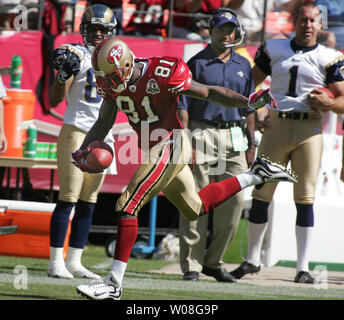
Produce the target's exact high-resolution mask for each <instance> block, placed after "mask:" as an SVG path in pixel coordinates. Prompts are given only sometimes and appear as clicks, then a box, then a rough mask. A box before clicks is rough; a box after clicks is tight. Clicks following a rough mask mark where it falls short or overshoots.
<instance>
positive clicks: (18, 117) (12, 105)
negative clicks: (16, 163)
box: [0, 88, 36, 157]
mask: <svg viewBox="0 0 344 320" xmlns="http://www.w3.org/2000/svg"><path fill="white" fill-rule="evenodd" d="M6 93H7V97H5V98H3V103H4V124H5V135H6V139H7V144H8V145H7V150H6V152H4V153H2V154H0V156H3V157H22V156H23V143H24V142H25V141H26V131H25V130H23V129H19V126H20V125H21V124H22V123H23V122H24V121H28V120H32V119H33V116H34V108H35V99H36V98H35V96H34V94H33V92H32V91H31V90H23V89H13V88H11V89H6Z"/></svg>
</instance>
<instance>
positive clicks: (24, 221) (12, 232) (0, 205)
mask: <svg viewBox="0 0 344 320" xmlns="http://www.w3.org/2000/svg"><path fill="white" fill-rule="evenodd" d="M55 205H56V204H55V203H44V202H33V201H14V200H0V255H6V256H17V257H32V258H46V259H48V258H49V256H50V250H49V248H50V219H51V215H52V212H53V210H54V208H55ZM70 230H71V221H69V226H68V230H67V236H66V240H65V244H64V255H65V257H66V255H67V249H68V241H69V235H70Z"/></svg>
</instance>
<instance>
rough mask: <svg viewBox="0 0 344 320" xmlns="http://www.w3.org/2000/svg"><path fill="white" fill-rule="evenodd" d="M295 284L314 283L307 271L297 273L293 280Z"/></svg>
mask: <svg viewBox="0 0 344 320" xmlns="http://www.w3.org/2000/svg"><path fill="white" fill-rule="evenodd" d="M294 282H296V283H314V279H313V278H312V276H311V275H310V274H309V272H307V271H299V272H298V273H297V275H296V277H295V279H294Z"/></svg>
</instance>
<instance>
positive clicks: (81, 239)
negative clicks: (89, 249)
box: [69, 200, 96, 249]
mask: <svg viewBox="0 0 344 320" xmlns="http://www.w3.org/2000/svg"><path fill="white" fill-rule="evenodd" d="M95 206H96V204H95V203H91V202H86V201H82V200H78V202H77V203H76V205H75V214H74V217H73V220H72V230H71V234H70V238H69V245H70V246H71V247H73V248H80V249H83V248H84V246H85V244H86V241H87V239H88V234H89V232H90V227H91V224H92V215H93V211H94V208H95Z"/></svg>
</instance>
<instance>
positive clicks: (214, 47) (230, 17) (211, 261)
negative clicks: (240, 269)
mask: <svg viewBox="0 0 344 320" xmlns="http://www.w3.org/2000/svg"><path fill="white" fill-rule="evenodd" d="M210 34H211V43H210V44H208V46H207V47H206V48H205V49H204V50H202V51H201V52H200V53H198V54H196V55H195V56H194V57H192V58H191V59H190V61H189V62H188V66H189V68H190V70H191V72H192V74H193V78H194V80H196V81H198V82H201V83H204V84H207V85H215V84H216V85H221V86H224V87H226V88H229V89H231V90H234V91H236V92H238V93H240V94H242V95H244V96H246V97H248V96H249V95H250V94H251V93H252V92H254V83H253V78H252V69H251V66H250V63H249V61H247V60H246V59H245V58H244V57H242V56H240V55H238V54H237V53H235V51H234V49H233V48H234V47H235V46H236V45H238V44H240V43H241V42H242V38H243V35H242V29H241V26H240V22H239V21H238V19H237V18H236V15H235V14H234V12H233V11H230V9H226V8H224V9H218V10H216V11H215V13H214V14H213V15H212V18H211V20H210ZM182 97H183V99H181V101H180V103H179V109H180V110H179V118H180V120H181V122H182V124H183V128H189V129H190V130H191V132H195V131H196V130H198V131H199V134H197V135H196V134H195V135H193V137H192V138H193V140H194V141H193V142H194V143H193V147H194V148H195V146H202V147H204V151H206V152H201V151H200V150H197V149H196V150H194V154H196V159H193V160H194V161H196V163H195V164H194V166H193V175H194V177H195V183H196V186H197V189H198V190H200V189H202V188H203V187H205V186H206V185H208V184H209V183H210V182H212V180H214V181H216V182H218V181H221V180H224V179H227V178H228V177H232V176H235V175H237V174H239V173H242V172H244V171H245V170H247V167H248V165H249V166H251V164H252V163H253V161H254V158H255V152H256V144H255V136H254V131H255V118H254V117H255V114H254V113H252V112H243V111H242V110H241V109H238V108H232V109H228V108H225V107H222V106H220V105H218V104H215V103H211V102H204V101H201V100H199V99H195V98H190V97H186V96H182ZM245 118H246V121H245ZM245 122H246V125H245ZM245 135H246V138H247V140H248V148H247V146H246V143H245V142H244V136H245ZM223 142H224V143H223ZM220 145H222V147H220ZM199 156H200V157H199ZM243 207H244V193H243V192H240V193H237V194H236V195H235V196H233V197H232V198H230V199H228V200H227V201H226V202H224V203H223V204H222V205H221V206H219V207H217V208H216V209H215V210H214V214H213V215H212V219H213V232H212V234H213V239H212V241H211V243H210V245H209V247H208V249H207V250H206V241H207V230H208V224H209V223H210V219H211V217H210V216H209V215H206V216H203V217H200V218H199V219H198V220H196V221H188V220H187V219H185V218H184V217H183V215H179V217H180V219H179V237H180V265H181V269H182V272H183V273H184V280H198V279H199V273H200V272H203V273H204V274H206V275H208V276H213V277H214V278H215V279H216V280H217V281H220V282H235V281H236V279H235V278H234V279H233V276H232V275H230V274H229V273H228V271H226V270H225V268H224V266H223V261H222V258H223V255H224V253H225V252H226V249H227V247H228V245H229V244H230V243H231V241H232V240H233V238H234V236H235V233H236V231H237V228H238V224H239V221H240V217H241V214H242V210H243Z"/></svg>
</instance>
